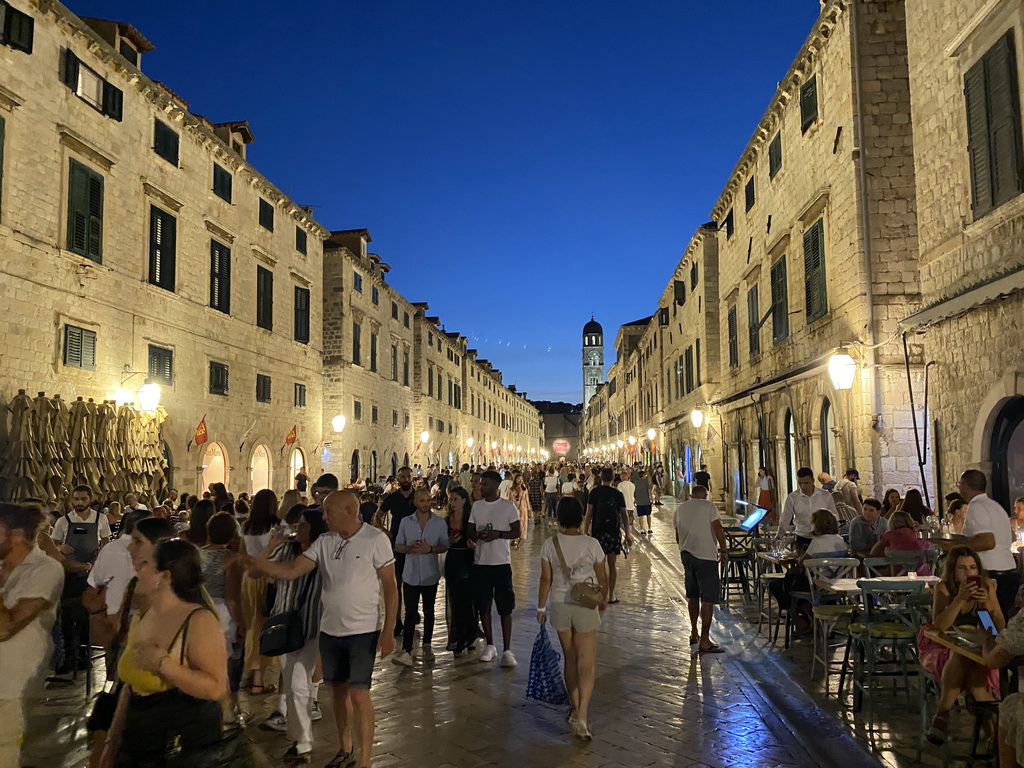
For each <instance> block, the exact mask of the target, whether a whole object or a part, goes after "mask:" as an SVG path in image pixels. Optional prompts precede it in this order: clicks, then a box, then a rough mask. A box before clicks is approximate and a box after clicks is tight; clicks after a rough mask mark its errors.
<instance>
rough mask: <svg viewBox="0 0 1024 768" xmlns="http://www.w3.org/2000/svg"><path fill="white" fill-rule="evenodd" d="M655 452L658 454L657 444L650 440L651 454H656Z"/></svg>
mask: <svg viewBox="0 0 1024 768" xmlns="http://www.w3.org/2000/svg"><path fill="white" fill-rule="evenodd" d="M657 452H658V444H657V443H656V442H654V441H653V440H651V453H657Z"/></svg>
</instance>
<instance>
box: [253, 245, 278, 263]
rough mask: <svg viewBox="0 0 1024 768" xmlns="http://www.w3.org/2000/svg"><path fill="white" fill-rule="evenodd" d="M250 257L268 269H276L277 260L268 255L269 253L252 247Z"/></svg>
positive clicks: (257, 247)
mask: <svg viewBox="0 0 1024 768" xmlns="http://www.w3.org/2000/svg"><path fill="white" fill-rule="evenodd" d="M252 255H253V256H255V257H256V259H257V260H258V261H262V262H263V263H264V264H266V265H267V266H268V267H276V266H277V259H275V258H274V257H273V256H271V255H270V252H269V251H265V250H263V249H262V248H260V247H259V246H258V245H254V246H253V247H252Z"/></svg>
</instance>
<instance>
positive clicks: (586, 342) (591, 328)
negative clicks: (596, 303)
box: [583, 315, 604, 410]
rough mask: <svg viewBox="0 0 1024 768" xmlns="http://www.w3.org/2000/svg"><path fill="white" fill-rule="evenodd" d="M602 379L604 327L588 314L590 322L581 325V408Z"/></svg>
mask: <svg viewBox="0 0 1024 768" xmlns="http://www.w3.org/2000/svg"><path fill="white" fill-rule="evenodd" d="M602 381H604V329H603V328H601V324H600V323H599V322H597V321H596V320H594V316H593V315H591V316H590V322H588V323H587V324H586V325H584V326H583V410H586V409H587V406H588V405H589V404H590V398H592V397H593V396H594V394H595V393H596V392H597V385H598V384H600V383H601V382H602Z"/></svg>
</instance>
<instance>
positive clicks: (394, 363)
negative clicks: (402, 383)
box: [391, 344, 398, 381]
mask: <svg viewBox="0 0 1024 768" xmlns="http://www.w3.org/2000/svg"><path fill="white" fill-rule="evenodd" d="M391 380H392V381H398V347H397V346H396V345H394V344H392V345H391Z"/></svg>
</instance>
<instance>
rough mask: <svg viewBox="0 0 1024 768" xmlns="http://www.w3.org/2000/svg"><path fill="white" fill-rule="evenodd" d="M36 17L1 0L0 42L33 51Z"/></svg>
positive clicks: (20, 49)
mask: <svg viewBox="0 0 1024 768" xmlns="http://www.w3.org/2000/svg"><path fill="white" fill-rule="evenodd" d="M34 31H35V19H33V18H32V17H31V16H29V15H28V14H27V13H22V12H21V11H19V10H18V9H17V8H13V7H12V6H11V4H10V3H6V2H2V0H0V43H3V44H4V45H6V46H8V47H9V48H13V49H14V50H16V51H23V52H25V53H32V38H33V36H34Z"/></svg>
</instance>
